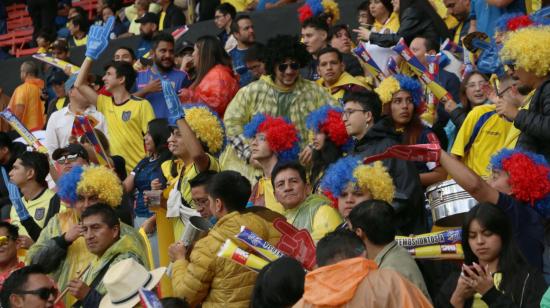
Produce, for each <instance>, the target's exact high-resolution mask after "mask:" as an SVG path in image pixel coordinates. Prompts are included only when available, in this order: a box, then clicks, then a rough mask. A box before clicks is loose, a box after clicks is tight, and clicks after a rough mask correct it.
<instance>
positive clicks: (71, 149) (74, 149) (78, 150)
mask: <svg viewBox="0 0 550 308" xmlns="http://www.w3.org/2000/svg"><path fill="white" fill-rule="evenodd" d="M75 154H76V155H78V157H82V158H83V159H85V160H86V161H90V158H89V156H88V152H86V149H84V147H83V146H82V145H81V144H79V143H71V144H69V145H68V146H66V147H64V148H59V149H57V150H55V151H53V153H52V158H53V160H58V159H60V158H61V157H62V156H64V155H75Z"/></svg>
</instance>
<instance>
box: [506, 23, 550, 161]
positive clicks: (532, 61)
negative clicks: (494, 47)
mask: <svg viewBox="0 0 550 308" xmlns="http://www.w3.org/2000/svg"><path fill="white" fill-rule="evenodd" d="M548 44H550V31H549V27H548V26H546V27H528V28H524V29H520V30H517V31H514V32H510V33H509V34H508V39H507V40H506V41H505V42H504V46H503V47H502V50H501V52H500V56H501V58H502V59H503V60H504V61H505V62H507V63H511V64H510V65H509V67H510V69H511V72H512V76H513V77H514V78H516V79H517V80H518V85H519V86H521V87H529V88H531V89H533V91H532V92H531V93H529V95H527V98H526V99H525V101H526V104H525V105H524V106H522V108H521V109H518V107H517V106H516V105H515V104H514V101H513V100H512V99H506V98H505V97H503V98H500V99H499V100H498V101H496V102H495V105H496V112H497V114H498V115H500V116H504V117H505V118H507V119H508V120H510V121H514V124H513V127H512V128H511V130H510V132H509V134H510V135H511V136H509V138H511V139H514V138H516V139H517V142H516V144H515V148H522V149H525V150H529V151H532V152H535V153H538V154H542V155H544V157H545V158H546V160H547V161H550V145H549V143H548V140H549V138H550V81H549V80H550V73H549V72H548V66H549V65H550V51H549V49H548V47H546V46H548ZM520 46H521V47H520ZM526 50H528V51H529V52H525V51H526ZM512 146H514V145H512Z"/></svg>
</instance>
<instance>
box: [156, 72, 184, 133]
mask: <svg viewBox="0 0 550 308" xmlns="http://www.w3.org/2000/svg"><path fill="white" fill-rule="evenodd" d="M161 84H162V93H163V94H164V101H165V102H166V107H168V123H169V124H171V125H173V124H176V122H177V121H178V120H179V119H181V118H183V117H184V116H185V114H184V112H183V109H182V108H181V103H180V100H179V98H178V95H177V94H176V91H175V90H174V88H173V87H172V84H171V83H170V80H168V79H166V78H162V79H161Z"/></svg>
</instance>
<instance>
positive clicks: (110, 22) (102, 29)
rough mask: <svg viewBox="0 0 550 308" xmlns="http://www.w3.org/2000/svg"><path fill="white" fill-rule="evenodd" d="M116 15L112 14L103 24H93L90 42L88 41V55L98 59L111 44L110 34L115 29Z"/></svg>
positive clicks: (89, 33) (89, 35)
mask: <svg viewBox="0 0 550 308" xmlns="http://www.w3.org/2000/svg"><path fill="white" fill-rule="evenodd" d="M114 24H115V17H114V16H111V17H109V19H107V22H106V23H105V25H103V26H92V27H90V32H88V42H87V43H86V57H90V58H92V59H94V60H97V58H99V56H100V55H101V53H103V52H104V51H105V49H107V46H108V45H109V35H110V34H111V31H112V30H113V26H114Z"/></svg>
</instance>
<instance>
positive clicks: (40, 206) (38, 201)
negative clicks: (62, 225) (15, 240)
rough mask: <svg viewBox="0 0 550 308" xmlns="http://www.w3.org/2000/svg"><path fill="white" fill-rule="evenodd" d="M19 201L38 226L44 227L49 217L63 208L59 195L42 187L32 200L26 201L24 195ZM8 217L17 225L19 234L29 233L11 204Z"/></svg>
mask: <svg viewBox="0 0 550 308" xmlns="http://www.w3.org/2000/svg"><path fill="white" fill-rule="evenodd" d="M21 201H23V204H24V205H25V207H26V208H27V211H28V212H29V215H30V216H31V217H32V219H34V221H35V222H36V224H37V225H38V226H39V227H40V228H44V227H45V226H46V224H47V223H48V220H49V219H50V218H52V217H53V216H54V215H55V214H57V213H58V212H62V211H63V210H64V209H65V207H64V206H61V203H60V200H59V197H58V196H57V195H56V194H55V192H53V191H52V190H50V189H48V188H46V189H44V191H43V192H42V193H41V194H40V195H38V197H36V198H34V199H33V200H28V201H27V200H25V198H24V197H21ZM10 219H11V224H13V225H15V226H17V227H19V234H20V235H27V236H28V235H29V234H28V233H27V229H25V227H24V226H23V225H22V224H21V220H20V219H19V216H18V215H17V211H16V210H15V207H13V206H12V208H11V212H10Z"/></svg>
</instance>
